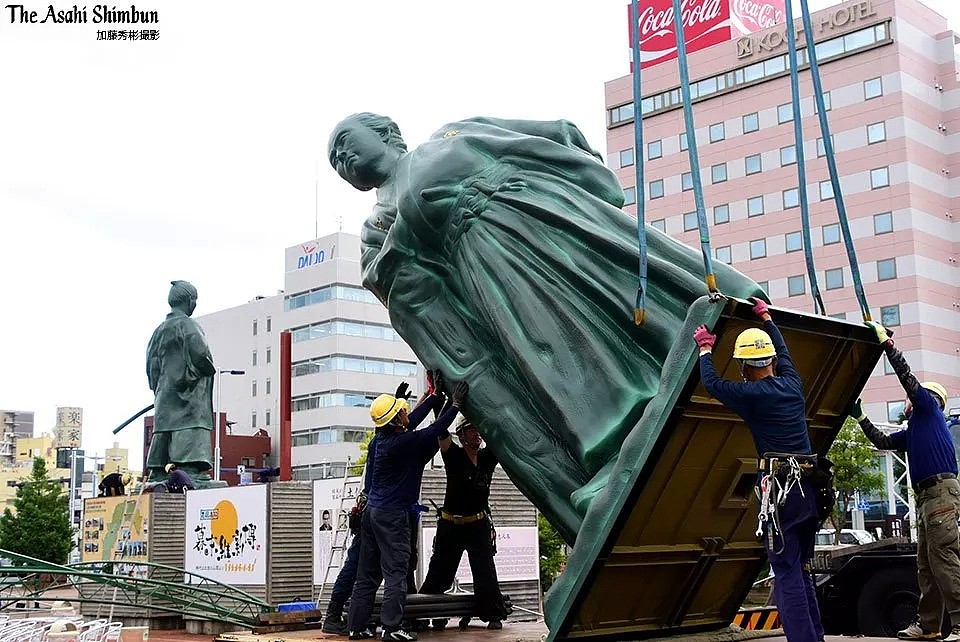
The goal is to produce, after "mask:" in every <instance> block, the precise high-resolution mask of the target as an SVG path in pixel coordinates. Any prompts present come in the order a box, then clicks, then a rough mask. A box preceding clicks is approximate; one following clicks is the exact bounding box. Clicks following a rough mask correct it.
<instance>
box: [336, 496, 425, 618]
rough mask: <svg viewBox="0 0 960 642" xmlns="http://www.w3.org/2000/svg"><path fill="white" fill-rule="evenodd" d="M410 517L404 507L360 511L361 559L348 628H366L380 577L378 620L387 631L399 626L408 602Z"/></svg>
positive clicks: (351, 599)
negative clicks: (381, 580) (381, 585)
mask: <svg viewBox="0 0 960 642" xmlns="http://www.w3.org/2000/svg"><path fill="white" fill-rule="evenodd" d="M411 521H412V520H411V519H410V513H409V511H406V510H395V509H390V508H376V507H373V506H367V508H366V509H365V510H364V511H363V518H362V520H361V525H360V533H361V534H360V538H361V539H360V562H359V568H358V569H357V581H356V583H355V584H354V586H353V595H351V597H350V615H349V617H348V620H347V621H348V623H349V627H350V630H351V631H353V630H357V629H363V628H365V627H366V626H367V624H368V622H369V621H370V617H371V616H372V615H373V606H374V600H375V599H376V595H377V587H379V586H380V578H381V577H382V578H383V582H384V587H383V604H382V605H381V608H380V622H381V624H383V628H384V630H386V631H394V630H396V629H399V628H400V622H401V620H402V619H403V609H404V607H405V606H406V603H407V574H408V571H409V568H410V523H411Z"/></svg>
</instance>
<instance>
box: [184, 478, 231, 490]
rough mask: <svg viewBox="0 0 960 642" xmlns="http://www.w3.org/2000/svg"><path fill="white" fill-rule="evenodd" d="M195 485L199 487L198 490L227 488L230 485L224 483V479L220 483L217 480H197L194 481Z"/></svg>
mask: <svg viewBox="0 0 960 642" xmlns="http://www.w3.org/2000/svg"><path fill="white" fill-rule="evenodd" d="M193 485H194V486H196V487H197V490H203V489H205V488H226V487H227V486H229V485H230V484H228V483H227V482H225V481H223V480H222V479H221V480H219V481H218V480H215V479H206V480H201V479H195V480H194V481H193Z"/></svg>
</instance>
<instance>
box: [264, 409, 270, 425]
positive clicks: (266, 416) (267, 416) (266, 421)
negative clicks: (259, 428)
mask: <svg viewBox="0 0 960 642" xmlns="http://www.w3.org/2000/svg"><path fill="white" fill-rule="evenodd" d="M263 425H264V426H269V425H270V411H269V410H265V411H264V412H263Z"/></svg>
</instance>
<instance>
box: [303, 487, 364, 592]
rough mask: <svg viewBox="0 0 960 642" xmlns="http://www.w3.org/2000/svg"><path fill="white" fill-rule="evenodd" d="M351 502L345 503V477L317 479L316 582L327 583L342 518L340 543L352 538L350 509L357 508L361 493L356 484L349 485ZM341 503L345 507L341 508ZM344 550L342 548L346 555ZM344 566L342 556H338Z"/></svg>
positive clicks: (348, 500) (314, 534)
mask: <svg viewBox="0 0 960 642" xmlns="http://www.w3.org/2000/svg"><path fill="white" fill-rule="evenodd" d="M347 492H348V497H347V498H346V499H347V501H344V502H341V494H342V493H343V478H342V477H338V478H334V479H316V480H314V482H313V516H314V517H313V583H314V584H315V585H317V586H319V585H320V584H323V580H324V576H325V575H326V574H327V567H328V566H329V565H330V559H331V547H332V546H333V535H334V529H335V528H337V520H339V524H340V526H339V531H340V532H339V533H338V535H337V539H338V543H339V544H343V542H344V538H347V539H349V533H348V530H347V511H349V510H350V509H351V508H353V505H354V502H355V501H356V494H357V493H359V492H360V490H359V487H358V486H356V485H352V486H348V491H347ZM341 503H342V505H343V508H342V509H341ZM343 553H344V551H338V552H337V554H338V555H342V554H343ZM337 565H338V566H339V565H340V558H338V559H337ZM335 579H336V574H334V576H333V577H330V578H329V580H328V583H332V582H333V581H334V580H335Z"/></svg>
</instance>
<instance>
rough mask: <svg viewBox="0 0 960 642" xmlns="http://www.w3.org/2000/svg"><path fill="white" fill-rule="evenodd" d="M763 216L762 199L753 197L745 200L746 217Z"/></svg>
mask: <svg viewBox="0 0 960 642" xmlns="http://www.w3.org/2000/svg"><path fill="white" fill-rule="evenodd" d="M761 214H763V197H762V196H754V197H753V198H750V199H747V216H760V215H761Z"/></svg>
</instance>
